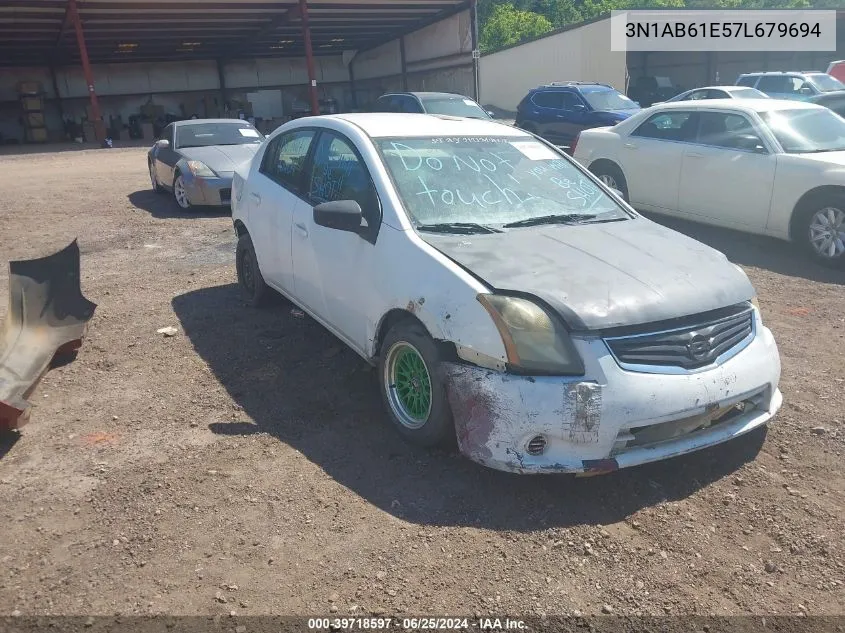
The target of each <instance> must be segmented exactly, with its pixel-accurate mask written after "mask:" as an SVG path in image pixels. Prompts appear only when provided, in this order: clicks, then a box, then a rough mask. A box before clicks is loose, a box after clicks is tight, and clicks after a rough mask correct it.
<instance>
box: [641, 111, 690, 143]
mask: <svg viewBox="0 0 845 633" xmlns="http://www.w3.org/2000/svg"><path fill="white" fill-rule="evenodd" d="M697 127H698V113H696V112H685V111H681V110H677V111H672V112H660V113H658V114H653V115H652V116H650V117H649V118H648V120H647V121H646V122H645V123H643V124H642V125H640V126H639V127H638V128H637V129H636V130H634V132H633V133H632V134H631V136H640V137H645V138H654V139H660V140H664V141H692V140H694V139H695V133H696V128H697Z"/></svg>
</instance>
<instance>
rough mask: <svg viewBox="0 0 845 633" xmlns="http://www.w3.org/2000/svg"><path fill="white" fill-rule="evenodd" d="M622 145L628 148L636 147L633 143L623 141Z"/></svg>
mask: <svg viewBox="0 0 845 633" xmlns="http://www.w3.org/2000/svg"><path fill="white" fill-rule="evenodd" d="M622 147H627V148H628V149H637V146H636V145H635V144H634V143H625V144H623V145H622Z"/></svg>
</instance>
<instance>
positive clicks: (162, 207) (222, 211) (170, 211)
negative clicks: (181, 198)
mask: <svg viewBox="0 0 845 633" xmlns="http://www.w3.org/2000/svg"><path fill="white" fill-rule="evenodd" d="M127 197H128V198H129V202H131V203H132V205H133V206H134V207H135V208H137V209H141V210H142V211H146V212H147V213H149V214H150V215H151V216H153V217H154V218H159V219H168V218H216V217H220V216H226V215H231V214H232V210H231V209H230V208H229V207H191V208H190V209H189V210H188V211H183V210H182V209H181V208H180V207H179V205H178V204H176V201H175V200H174V199H173V195H172V194H170V193H169V192H162V193H156V192H155V191H153V190H152V189H143V190H141V191H135V192H133V193H130V194H129V196H127Z"/></svg>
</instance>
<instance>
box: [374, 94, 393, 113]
mask: <svg viewBox="0 0 845 633" xmlns="http://www.w3.org/2000/svg"><path fill="white" fill-rule="evenodd" d="M392 106H393V97H379V98H378V99H377V100H376V107H375V110H376V112H393V107H392Z"/></svg>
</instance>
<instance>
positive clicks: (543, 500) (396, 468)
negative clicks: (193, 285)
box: [173, 284, 765, 531]
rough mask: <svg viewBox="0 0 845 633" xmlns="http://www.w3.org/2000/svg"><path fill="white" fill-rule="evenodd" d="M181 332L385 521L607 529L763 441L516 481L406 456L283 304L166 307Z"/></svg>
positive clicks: (422, 455) (256, 413)
mask: <svg viewBox="0 0 845 633" xmlns="http://www.w3.org/2000/svg"><path fill="white" fill-rule="evenodd" d="M173 307H174V309H175V311H176V314H177V315H178V317H179V319H180V321H181V323H182V327H183V329H184V331H185V333H186V334H187V336H188V337H189V338H190V340H191V342H192V343H193V345H194V347H195V349H196V350H197V352H198V353H199V354H200V356H201V357H202V358H203V359H204V360H205V361H206V362H207V363H208V365H209V367H210V368H211V370H212V371H213V372H214V374H215V375H216V377H217V379H218V380H219V381H220V383H221V384H222V385H223V386H224V387H225V388H226V390H227V391H228V392H229V393H230V394H231V396H232V397H233V398H234V400H235V401H236V402H237V403H238V404H239V405H241V406H242V407H243V408H244V411H245V412H246V413H247V414H249V416H250V417H251V418H252V419H253V420H254V421H255V425H252V424H249V423H246V424H245V423H243V422H235V423H231V424H227V423H219V424H212V425H211V427H210V428H211V430H212V431H213V432H215V433H218V434H221V435H251V434H254V433H259V432H264V433H268V434H270V435H272V436H275V437H276V438H278V439H279V440H280V441H282V442H284V443H286V444H289V445H291V446H293V447H294V448H296V449H297V450H298V451H300V452H301V453H302V454H303V455H305V456H306V457H307V458H308V459H309V460H311V461H312V462H313V463H315V464H317V465H319V466H320V467H321V468H322V469H323V470H324V471H325V472H326V473H327V474H328V475H329V476H331V477H333V478H334V479H335V480H336V481H337V482H338V483H340V484H341V485H343V486H346V487H347V488H349V489H350V490H352V491H354V492H355V493H357V494H358V495H360V496H361V497H362V498H364V499H366V500H367V501H369V502H370V503H372V504H373V505H375V506H376V507H378V508H380V509H381V510H383V511H384V512H388V513H390V514H393V515H395V516H397V517H401V518H403V519H405V520H408V521H412V522H415V523H419V524H426V525H459V526H480V527H485V528H490V529H498V530H520V531H530V530H536V529H542V528H550V527H562V526H568V525H573V524H609V523H614V522H616V521H619V520H621V519H623V518H624V517H626V516H628V515H630V514H632V513H634V512H636V511H637V510H639V509H641V508H644V507H648V506H651V505H654V504H656V503H659V502H661V501H664V500H677V499H683V498H685V497H687V496H689V495H690V494H692V493H694V492H696V491H697V490H698V489H700V488H701V487H703V486H706V485H707V484H709V483H710V482H713V481H715V480H718V479H720V478H722V477H725V476H726V475H728V474H730V473H732V472H733V471H735V470H736V469H737V468H739V467H740V466H741V465H743V464H744V463H746V462H747V461H749V460H752V459H753V458H754V457H755V455H756V454H757V452H758V451H759V450H760V447H761V446H762V443H763V441H764V439H765V431H763V430H761V431H758V432H755V433H751V434H749V435H748V436H746V437H743V438H739V439H737V440H735V441H733V442H730V443H728V444H724V445H722V446H719V447H716V448H714V449H711V450H704V451H700V452H698V453H695V454H692V455H687V456H684V457H680V458H676V459H672V460H668V461H665V462H662V463H658V464H652V465H648V466H643V467H639V468H633V469H627V470H625V471H622V472H619V473H615V474H612V475H607V476H602V477H594V478H589V479H575V478H574V477H572V476H566V475H561V476H533V477H532V476H519V475H510V474H507V473H501V472H496V471H493V470H489V469H486V468H483V467H481V466H477V465H475V464H473V463H471V462H470V461H468V460H467V459H465V458H464V457H462V456H460V455H457V454H453V453H447V452H442V451H425V450H422V449H417V448H415V447H413V446H410V445H408V444H406V443H405V442H404V441H403V440H401V439H400V438H399V437H398V435H397V433H395V432H394V431H393V430H392V429H391V428H390V427H389V426H388V424H387V421H386V418H385V416H384V414H383V413H382V403H381V400H380V397H379V393H378V389H377V384H376V374H375V371H374V370H372V369H371V368H370V367H369V365H367V364H366V363H364V362H363V361H362V360H361V359H360V358H359V357H358V356H357V355H355V354H354V353H353V352H352V351H350V350H348V349H347V348H346V347H345V346H343V344H342V343H340V342H339V341H338V340H337V339H335V338H334V337H333V336H332V335H331V334H329V333H328V332H327V331H326V330H325V329H323V328H322V327H321V326H320V325H318V324H317V323H315V322H314V321H312V320H311V319H310V318H308V317H303V316H301V315H300V313H299V312H298V311H292V309H291V306H290V304H287V303H285V302H283V301H281V300H280V301H279V302H278V303H277V305H275V306H274V307H272V308H269V309H266V310H255V309H251V308H248V307H247V306H246V305H245V304H244V303H243V302H242V301H241V299H240V296H239V292H238V288H237V286H236V285H234V284H231V285H226V286H217V287H213V288H203V289H200V290H196V291H193V292H189V293H186V294H183V295H180V296H177V297H175V298H174V299H173Z"/></svg>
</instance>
